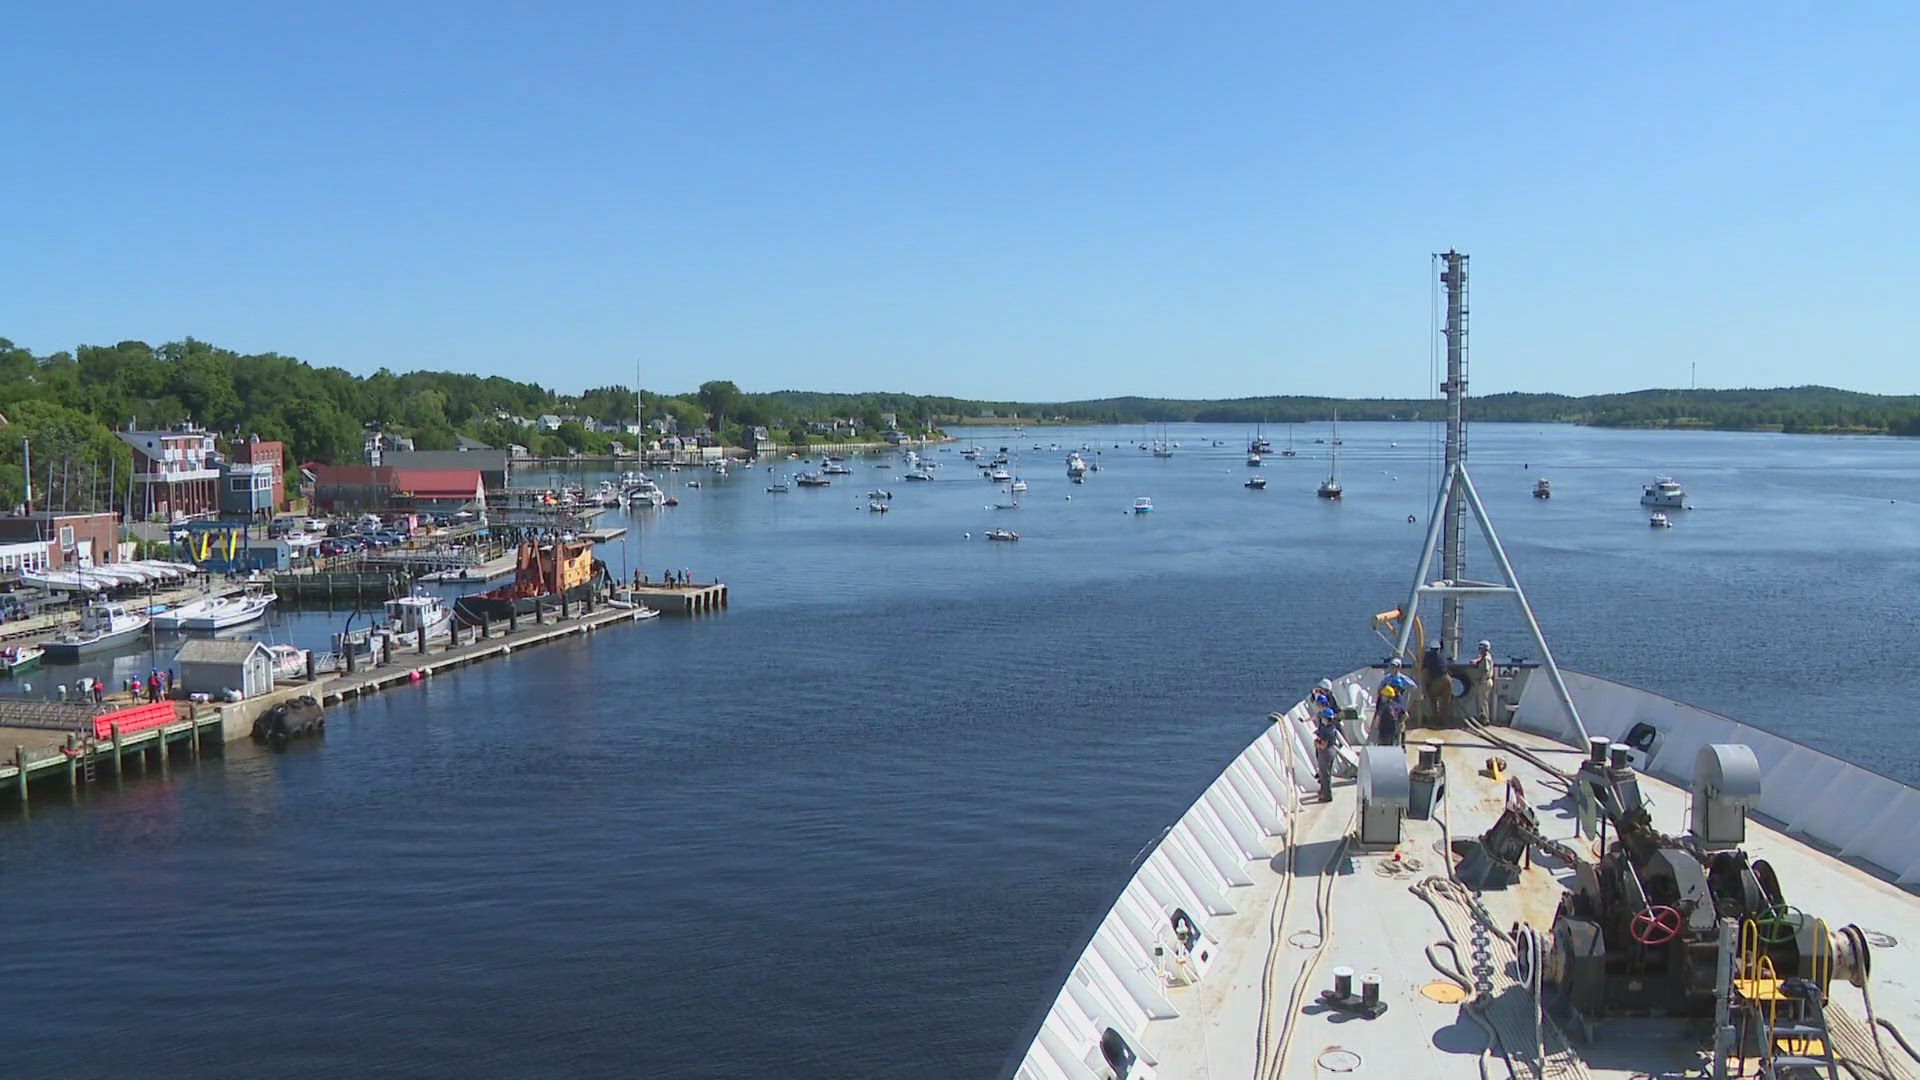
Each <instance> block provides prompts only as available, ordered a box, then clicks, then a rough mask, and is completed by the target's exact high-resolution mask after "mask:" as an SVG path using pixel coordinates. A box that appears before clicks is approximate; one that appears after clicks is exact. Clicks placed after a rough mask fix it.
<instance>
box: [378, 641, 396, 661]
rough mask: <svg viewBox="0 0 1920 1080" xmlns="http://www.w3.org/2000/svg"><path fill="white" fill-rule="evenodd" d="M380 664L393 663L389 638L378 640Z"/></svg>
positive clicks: (391, 644)
mask: <svg viewBox="0 0 1920 1080" xmlns="http://www.w3.org/2000/svg"><path fill="white" fill-rule="evenodd" d="M380 662H381V663H382V664H391V663H393V639H392V638H390V637H382V638H381V639H380Z"/></svg>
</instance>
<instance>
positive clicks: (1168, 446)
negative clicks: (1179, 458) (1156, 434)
mask: <svg viewBox="0 0 1920 1080" xmlns="http://www.w3.org/2000/svg"><path fill="white" fill-rule="evenodd" d="M1153 456H1154V457H1158V458H1170V457H1172V456H1173V444H1172V443H1170V442H1168V441H1167V425H1165V424H1161V425H1160V438H1159V439H1157V440H1155V441H1154V444H1153Z"/></svg>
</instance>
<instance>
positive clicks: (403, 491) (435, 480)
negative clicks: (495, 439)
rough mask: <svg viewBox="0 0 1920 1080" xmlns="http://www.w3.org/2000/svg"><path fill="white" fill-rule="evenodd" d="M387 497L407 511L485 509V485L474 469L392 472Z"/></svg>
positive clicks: (436, 511) (435, 511)
mask: <svg viewBox="0 0 1920 1080" xmlns="http://www.w3.org/2000/svg"><path fill="white" fill-rule="evenodd" d="M455 452H456V453H458V451H455ZM391 498H392V503H393V505H395V506H397V507H399V508H401V509H407V510H426V511H430V512H434V513H453V512H455V511H459V510H485V509H486V507H487V485H486V483H485V481H483V480H481V478H480V470H478V469H395V470H394V471H393V493H392V496H391Z"/></svg>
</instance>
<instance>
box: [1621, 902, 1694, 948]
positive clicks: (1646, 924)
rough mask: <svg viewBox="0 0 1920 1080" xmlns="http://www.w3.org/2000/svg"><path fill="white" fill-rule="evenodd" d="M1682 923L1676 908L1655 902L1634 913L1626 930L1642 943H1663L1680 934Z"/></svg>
mask: <svg viewBox="0 0 1920 1080" xmlns="http://www.w3.org/2000/svg"><path fill="white" fill-rule="evenodd" d="M1682 925H1683V923H1682V922H1681V919H1680V912H1679V911H1678V910H1676V909H1674V908H1670V907H1668V906H1666V905H1665V904H1656V905H1654V906H1653V907H1650V908H1648V909H1646V910H1645V911H1642V912H1640V913H1639V914H1637V915H1635V916H1634V917H1633V922H1632V923H1631V924H1630V925H1629V926H1628V927H1627V932H1628V933H1629V934H1632V935H1633V940H1635V941H1637V942H1639V943H1640V944H1642V945H1665V944H1666V943H1667V942H1669V941H1672V940H1673V939H1674V938H1677V937H1679V936H1680V928H1681V926H1682Z"/></svg>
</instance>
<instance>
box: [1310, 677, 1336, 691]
mask: <svg viewBox="0 0 1920 1080" xmlns="http://www.w3.org/2000/svg"><path fill="white" fill-rule="evenodd" d="M1313 685H1314V688H1315V689H1317V690H1331V689H1333V680H1332V679H1321V680H1320V681H1319V682H1317V683H1314V684H1313Z"/></svg>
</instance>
